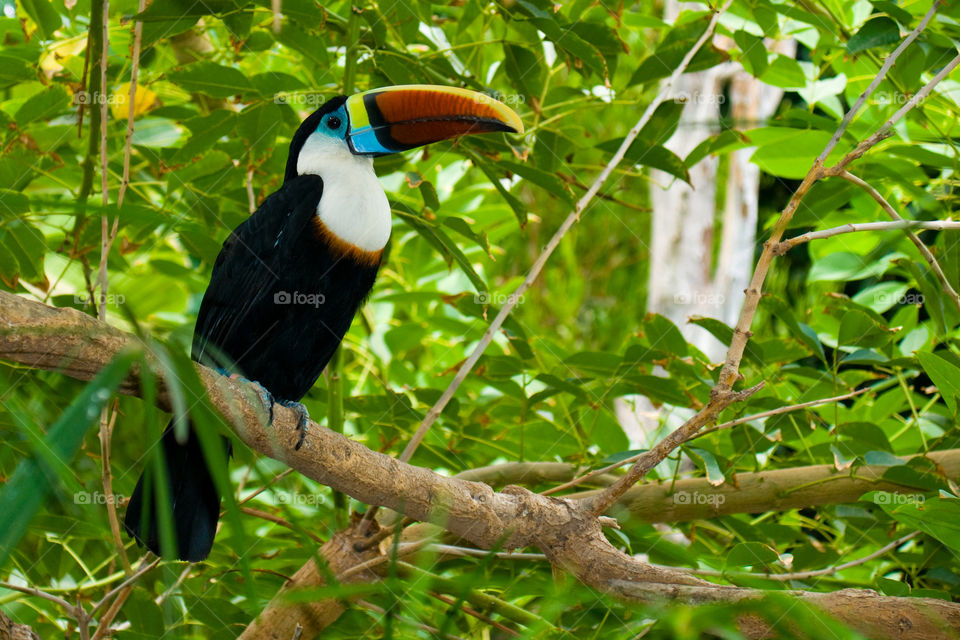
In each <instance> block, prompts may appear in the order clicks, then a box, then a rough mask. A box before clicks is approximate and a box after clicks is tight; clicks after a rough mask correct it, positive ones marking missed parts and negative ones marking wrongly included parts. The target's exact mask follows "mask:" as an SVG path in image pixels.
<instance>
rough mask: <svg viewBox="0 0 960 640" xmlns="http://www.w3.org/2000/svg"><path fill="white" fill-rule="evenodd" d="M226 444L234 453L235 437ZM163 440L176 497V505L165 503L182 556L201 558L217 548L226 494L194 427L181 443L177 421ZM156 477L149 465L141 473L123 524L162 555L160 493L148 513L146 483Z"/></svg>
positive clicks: (172, 496) (171, 492) (151, 501)
mask: <svg viewBox="0 0 960 640" xmlns="http://www.w3.org/2000/svg"><path fill="white" fill-rule="evenodd" d="M223 442H224V447H225V449H226V452H227V455H228V456H229V454H230V441H229V440H227V439H226V438H223ZM162 444H163V453H164V466H165V467H166V476H167V483H168V484H167V487H168V494H169V496H170V504H167V505H163V506H162V508H165V509H167V510H169V511H170V512H171V513H172V514H173V528H174V533H175V535H176V541H177V557H178V558H179V559H180V560H187V561H190V562H199V561H201V560H204V559H206V557H207V556H208V555H210V549H211V547H213V537H214V536H215V535H216V532H217V520H218V519H219V518H220V494H219V492H218V491H217V488H216V485H214V482H213V476H212V475H211V474H210V469H209V468H208V467H207V461H206V459H205V458H204V455H203V450H202V449H201V447H200V441H199V438H198V436H197V435H196V433H194V431H193V429H192V428H191V429H190V431H189V435H188V438H187V441H186V442H185V443H183V444H181V443H180V442H178V441H177V439H176V437H175V435H174V431H173V425H172V424H170V425H168V426H167V430H166V431H164V433H163V439H162ZM153 475H154V474H153V471H152V469H151V467H150V466H148V467H147V469H146V471H144V472H143V475H141V476H140V479H139V480H138V481H137V487H136V488H135V489H134V490H133V495H132V496H131V497H130V504H129V505H128V506H127V515H126V517H125V519H124V523H123V525H124V527H125V528H126V530H127V533H129V534H130V535H131V536H133V537H134V538H135V539H136V540H137V542H138V543H139V544H141V545H146V547H147V548H148V549H150V551H152V552H154V553H155V554H157V555H161V553H160V525H159V518H158V514H159V511H158V508H161V505H159V503H158V500H157V498H156V495H157V494H156V492H155V491H154V492H153V495H152V496H150V497H149V498H150V499H149V500H148V502H149V504H150V505H151V506H152V508H151V510H150V513H149V514H145V513H144V498H145V496H144V491H145V483H146V485H147V486H150V487H154V486H155V482H156V481H157V479H156V478H153V477H152V476H153ZM144 526H146V530H144Z"/></svg>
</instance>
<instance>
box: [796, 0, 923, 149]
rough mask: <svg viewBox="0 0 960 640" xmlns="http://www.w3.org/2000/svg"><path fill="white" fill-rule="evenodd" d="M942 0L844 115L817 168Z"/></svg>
mask: <svg viewBox="0 0 960 640" xmlns="http://www.w3.org/2000/svg"><path fill="white" fill-rule="evenodd" d="M940 2H941V0H935V1H934V3H933V4H932V5H930V10H929V11H927V13H926V15H924V16H923V20H921V21H920V24H918V25H917V26H916V28H915V29H914V30H913V31H911V32H910V33H909V35H907V37H906V38H904V39H903V42H901V43H900V44H899V45H898V46H897V48H896V49H894V50H893V53H891V54H890V55H889V56H888V57H887V59H886V60H885V61H884V63H883V65H881V67H880V72H879V73H877V76H876V77H875V78H874V79H873V81H872V82H870V84H869V85H867V88H866V89H864V90H863V93H861V94H860V97H859V98H857V101H856V102H854V103H853V106H852V107H850V110H849V111H847V112H846V113H845V114H844V115H843V120H841V121H840V126H839V127H838V128H837V130H836V132H835V133H834V134H833V136H832V137H831V138H830V141H829V142H828V143H827V146H826V147H824V149H823V151H822V152H820V155H819V156H817V160H816V162H814V165H815V166H822V165H823V163H824V162H826V161H827V156H829V155H830V152H831V151H833V148H834V147H835V146H837V143H838V142H839V141H840V138H841V137H843V133H844V132H845V131H846V130H847V127H848V126H850V123H851V122H853V117H854V116H855V115H856V114H857V112H858V111H860V109H861V107H863V105H864V103H865V102H866V101H867V98H869V97H870V96H871V94H873V92H874V91H876V90H877V87H878V86H880V83H881V82H883V79H884V78H885V77H886V75H887V72H888V71H890V69H891V68H892V67H893V65H894V63H895V62H896V61H897V59H898V58H899V57H900V54H901V53H903V52H904V50H905V49H906V48H907V47H908V46H910V43H911V42H913V41H914V40H916V39H917V36H919V35H920V33H921V32H922V31H923V30H924V29H926V28H927V24H928V23H929V22H930V19H931V18H933V15H934V14H935V13H936V12H937V9H938V8H939V6H940Z"/></svg>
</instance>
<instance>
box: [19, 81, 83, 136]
mask: <svg viewBox="0 0 960 640" xmlns="http://www.w3.org/2000/svg"><path fill="white" fill-rule="evenodd" d="M69 104H70V97H69V96H68V95H67V90H66V89H64V88H63V87H62V86H61V85H59V84H55V85H51V86H49V87H46V88H44V89H43V90H41V91H40V92H39V93H36V94H34V95H32V96H31V97H30V98H28V99H27V101H26V102H24V103H23V106H21V107H20V108H19V109H18V110H17V115H16V119H17V124H18V125H19V126H21V127H23V126H25V125H28V124H30V123H31V122H36V121H37V120H49V119H50V118H52V117H53V116H55V115H57V114H59V113H62V112H64V111H66V110H67V107H68V105H69Z"/></svg>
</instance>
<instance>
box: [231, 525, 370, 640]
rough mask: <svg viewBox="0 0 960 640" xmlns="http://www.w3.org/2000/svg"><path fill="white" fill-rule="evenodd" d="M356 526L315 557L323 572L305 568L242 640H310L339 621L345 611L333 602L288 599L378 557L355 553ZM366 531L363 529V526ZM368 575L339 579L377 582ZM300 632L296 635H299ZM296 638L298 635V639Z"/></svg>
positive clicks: (360, 573) (340, 603) (313, 566)
mask: <svg viewBox="0 0 960 640" xmlns="http://www.w3.org/2000/svg"><path fill="white" fill-rule="evenodd" d="M358 524H359V523H358V522H357V521H354V522H353V523H351V525H350V526H349V527H348V528H346V529H344V530H342V531H338V532H337V533H336V534H335V535H334V536H333V537H332V538H331V539H330V540H329V541H328V542H327V543H325V544H324V545H322V546H321V547H320V549H319V551H318V554H319V555H320V557H321V558H323V561H324V562H325V563H326V567H325V569H326V571H324V570H321V569H320V567H319V565H318V564H317V562H316V561H315V560H311V561H310V562H307V563H306V564H304V565H303V566H302V567H300V569H299V570H298V571H297V572H296V573H295V574H294V575H293V578H291V579H290V580H289V581H288V582H287V583H286V584H285V585H284V586H283V588H282V589H280V591H278V592H277V594H276V595H275V596H274V597H273V598H271V600H270V603H269V604H268V605H267V607H266V608H265V609H264V610H263V612H262V613H261V614H260V616H259V617H257V619H256V620H254V621H253V622H252V623H251V624H250V625H249V626H248V627H247V628H246V629H245V630H244V632H243V633H242V634H241V635H240V638H241V639H242V640H247V639H249V638H269V639H270V640H290V638H296V637H304V638H312V637H314V636H315V635H316V632H317V631H318V630H320V629H324V628H326V627H328V626H330V625H331V624H333V622H334V621H335V620H336V619H337V618H339V617H340V616H341V615H342V614H343V612H344V611H345V610H346V604H345V603H344V602H343V601H341V600H336V599H334V598H318V599H316V600H311V601H309V602H302V601H298V600H293V599H291V595H293V594H295V593H296V592H297V591H298V590H302V589H318V588H320V587H323V586H325V585H326V584H327V580H326V578H325V576H326V575H334V576H340V575H341V574H344V573H345V572H346V571H347V570H348V569H352V568H353V567H356V566H357V565H359V564H360V563H362V562H366V561H368V560H373V559H374V558H376V557H377V556H378V555H380V554H379V552H378V550H377V549H376V548H375V547H374V548H372V549H368V550H367V551H359V552H358V551H357V550H356V549H354V546H353V543H354V541H355V540H356V539H357V537H358V536H360V535H361V533H360V531H359V530H358ZM363 527H364V528H366V525H363ZM378 579H379V577H378V576H377V574H375V573H373V572H371V571H355V572H352V573H350V574H349V575H348V576H346V577H344V578H341V579H339V582H340V583H364V582H373V581H374V580H378ZM298 630H299V631H298ZM298 634H299V635H298Z"/></svg>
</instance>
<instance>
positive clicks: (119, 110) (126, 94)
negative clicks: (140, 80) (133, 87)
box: [110, 82, 157, 120]
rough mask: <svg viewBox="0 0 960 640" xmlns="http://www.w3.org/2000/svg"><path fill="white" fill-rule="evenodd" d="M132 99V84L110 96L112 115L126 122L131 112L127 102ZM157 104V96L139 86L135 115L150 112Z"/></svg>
mask: <svg viewBox="0 0 960 640" xmlns="http://www.w3.org/2000/svg"><path fill="white" fill-rule="evenodd" d="M129 99H130V83H129V82H125V83H123V84H122V85H120V86H119V87H117V89H116V90H115V91H114V92H113V93H112V94H111V95H110V114H111V115H112V116H113V117H114V118H116V119H117V120H126V119H127V118H128V114H129V112H130V110H129V108H128V107H127V102H128V101H129ZM156 103H157V94H155V93H154V92H153V91H150V89H148V88H147V87H145V86H143V85H141V84H138V85H137V94H136V95H135V96H134V104H133V115H134V116H139V115H141V114H144V113H146V112H147V111H149V110H150V109H151V108H152V107H153V105H155V104H156Z"/></svg>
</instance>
